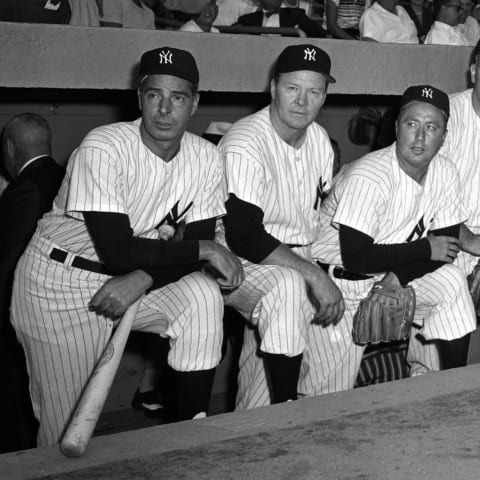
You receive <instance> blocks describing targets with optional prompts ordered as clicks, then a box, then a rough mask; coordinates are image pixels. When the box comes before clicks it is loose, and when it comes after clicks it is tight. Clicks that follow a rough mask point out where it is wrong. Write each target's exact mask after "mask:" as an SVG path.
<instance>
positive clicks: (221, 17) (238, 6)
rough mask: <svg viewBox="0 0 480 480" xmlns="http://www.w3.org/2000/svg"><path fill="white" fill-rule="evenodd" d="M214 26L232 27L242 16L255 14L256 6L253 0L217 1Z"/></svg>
mask: <svg viewBox="0 0 480 480" xmlns="http://www.w3.org/2000/svg"><path fill="white" fill-rule="evenodd" d="M217 4H218V16H217V21H216V22H215V24H216V25H228V26H229V25H233V24H234V23H236V22H237V21H238V19H239V18H240V17H241V16H242V15H246V14H247V13H252V12H255V11H256V10H257V8H258V5H257V4H256V3H255V1H254V0H217Z"/></svg>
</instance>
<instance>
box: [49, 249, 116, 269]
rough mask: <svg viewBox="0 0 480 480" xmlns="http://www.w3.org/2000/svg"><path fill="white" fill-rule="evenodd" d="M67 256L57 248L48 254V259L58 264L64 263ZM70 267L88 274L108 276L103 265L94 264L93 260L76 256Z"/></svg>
mask: <svg viewBox="0 0 480 480" xmlns="http://www.w3.org/2000/svg"><path fill="white" fill-rule="evenodd" d="M67 256H68V252H65V251H64V250H59V249H58V248H54V249H53V250H52V251H51V252H50V258H51V259H52V260H55V261H56V262H59V263H65V260H66V259H67ZM71 266H72V267H75V268H80V269H82V270H87V271H89V272H94V273H101V274H103V275H108V272H107V269H106V268H105V265H103V263H99V262H94V261H93V260H87V259H86V258H82V257H78V256H77V255H75V256H74V257H73V261H72V263H71Z"/></svg>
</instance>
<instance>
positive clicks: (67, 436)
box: [60, 299, 141, 457]
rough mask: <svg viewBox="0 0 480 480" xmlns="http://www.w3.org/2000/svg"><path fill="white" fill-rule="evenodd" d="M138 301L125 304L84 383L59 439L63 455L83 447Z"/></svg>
mask: <svg viewBox="0 0 480 480" xmlns="http://www.w3.org/2000/svg"><path fill="white" fill-rule="evenodd" d="M140 302H141V299H139V300H137V301H136V302H135V303H134V304H132V305H130V307H128V309H127V311H126V312H125V314H124V315H123V318H122V320H121V322H120V324H119V326H118V327H117V329H116V330H115V332H114V334H113V335H112V338H111V339H110V341H109V343H108V345H107V346H106V348H105V350H104V352H103V354H102V356H101V357H100V360H99V361H98V362H97V365H96V366H95V370H94V371H93V373H92V375H91V376H90V378H89V380H88V383H87V385H86V386H85V389H84V391H83V393H82V396H81V397H80V400H79V402H78V404H77V407H76V409H75V412H74V414H73V416H72V418H71V420H70V423H69V424H68V426H67V428H66V430H65V433H64V435H63V438H62V441H61V442H60V451H61V452H62V453H63V454H64V455H65V456H67V457H79V456H80V455H82V454H83V453H84V452H85V450H86V448H87V445H88V442H89V441H90V438H91V437H92V434H93V431H94V430H95V426H96V424H97V421H98V418H99V417H100V414H101V413H102V410H103V406H104V404H105V400H106V399H107V396H108V393H109V392H110V388H111V386H112V383H113V379H114V378H115V374H116V372H117V369H118V365H119V364H120V360H121V358H122V354H123V350H124V349H125V344H126V343H127V339H128V335H129V333H130V330H131V329H132V325H133V322H134V320H135V315H136V314H137V311H138V307H139V305H140Z"/></svg>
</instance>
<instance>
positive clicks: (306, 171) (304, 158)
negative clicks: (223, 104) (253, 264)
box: [219, 107, 333, 245]
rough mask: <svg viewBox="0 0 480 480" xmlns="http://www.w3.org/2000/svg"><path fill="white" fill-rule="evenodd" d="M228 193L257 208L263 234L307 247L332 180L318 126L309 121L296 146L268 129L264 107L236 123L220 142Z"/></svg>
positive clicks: (327, 146) (328, 151)
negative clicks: (261, 221) (303, 136)
mask: <svg viewBox="0 0 480 480" xmlns="http://www.w3.org/2000/svg"><path fill="white" fill-rule="evenodd" d="M219 148H220V151H221V152H222V154H223V156H224V159H225V168H226V177H227V183H228V192H229V193H233V194H234V195H235V196H236V197H238V198H239V199H241V200H244V201H245V202H249V203H251V204H253V205H256V206H257V207H259V208H260V209H261V210H262V211H263V213H264V218H263V223H264V226H265V230H266V231H267V233H269V234H270V235H272V236H273V237H275V238H276V239H277V240H279V241H280V242H282V243H286V244H295V245H309V244H311V243H312V242H313V241H314V239H315V238H316V236H317V230H318V214H317V212H318V209H319V207H320V202H321V198H320V197H321V196H322V194H323V192H325V191H328V190H329V189H330V186H331V180H332V165H333V150H332V146H331V144H330V140H329V138H328V134H327V132H326V131H325V129H324V128H323V127H321V126H320V125H318V124H317V123H312V124H311V125H310V126H309V127H308V128H307V131H306V136H305V140H304V142H303V144H302V146H301V147H300V148H298V149H297V148H294V147H292V146H290V145H288V144H287V143H286V142H285V141H284V140H282V139H281V138H280V136H279V135H278V134H277V132H276V131H275V129H274V128H273V126H272V124H271V121H270V116H269V108H268V107H265V108H264V109H262V110H260V111H259V112H257V113H254V114H253V115H250V116H248V117H245V118H243V119H241V120H239V121H238V122H236V123H235V124H234V125H233V126H232V127H231V129H230V130H229V132H228V135H226V136H225V137H224V139H222V142H221V143H220V145H219Z"/></svg>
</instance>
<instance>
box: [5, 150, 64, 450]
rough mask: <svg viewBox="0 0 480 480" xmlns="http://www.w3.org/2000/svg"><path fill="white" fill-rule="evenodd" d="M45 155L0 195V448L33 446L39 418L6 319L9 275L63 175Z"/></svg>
mask: <svg viewBox="0 0 480 480" xmlns="http://www.w3.org/2000/svg"><path fill="white" fill-rule="evenodd" d="M64 173H65V171H64V169H63V168H62V167H60V166H59V165H57V164H56V163H55V162H54V160H53V158H51V157H49V156H45V157H40V158H38V159H37V160H35V161H33V162H32V163H31V164H30V165H28V166H27V167H26V168H25V169H24V170H23V171H22V172H21V173H20V175H19V176H18V177H17V178H16V179H15V180H13V181H12V182H11V183H10V184H9V185H8V187H7V188H6V189H5V190H4V192H3V194H2V196H1V197H0V384H1V385H3V386H7V385H8V387H7V388H6V390H4V391H3V393H2V395H1V396H0V425H2V427H3V428H2V429H1V431H0V453H5V452H12V451H15V450H22V449H24V448H33V447H35V446H36V435H37V429H38V423H37V420H36V419H35V415H34V413H33V409H32V405H31V402H30V395H29V390H28V384H29V378H28V373H27V367H26V363H25V355H24V353H23V349H22V347H21V346H20V344H19V343H18V342H17V339H16V337H15V332H14V330H13V328H12V326H11V324H10V322H9V312H10V309H9V307H10V298H11V294H12V283H13V274H14V272H15V266H16V264H17V262H18V259H19V258H20V256H21V255H22V253H23V251H24V250H25V247H26V246H27V244H28V242H29V241H30V238H31V237H32V235H33V233H34V232H35V229H36V227H37V221H38V220H39V219H40V218H41V217H42V215H43V214H44V213H45V212H48V211H49V210H50V209H51V207H52V203H53V199H54V198H55V195H56V194H57V191H58V189H59V187H60V183H61V181H62V179H63V176H64Z"/></svg>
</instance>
